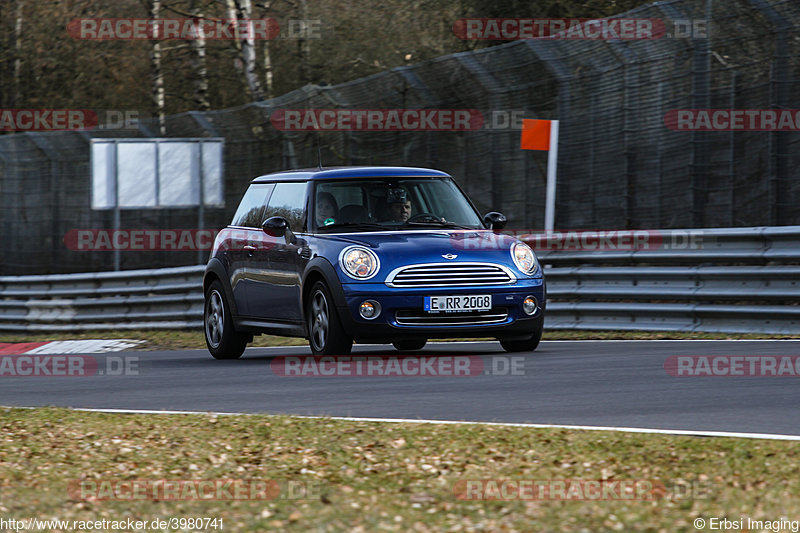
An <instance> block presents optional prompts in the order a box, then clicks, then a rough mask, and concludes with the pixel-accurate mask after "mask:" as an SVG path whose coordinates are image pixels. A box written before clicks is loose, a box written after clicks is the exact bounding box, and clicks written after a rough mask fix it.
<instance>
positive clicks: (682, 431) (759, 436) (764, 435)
mask: <svg viewBox="0 0 800 533" xmlns="http://www.w3.org/2000/svg"><path fill="white" fill-rule="evenodd" d="M2 408H3V409H42V408H43V407H14V406H2ZM72 410H73V411H86V412H92V413H116V414H140V415H215V416H259V415H272V416H291V417H294V418H311V419H315V420H345V421H349V422H390V423H395V424H397V423H401V424H441V425H470V424H472V425H479V426H497V427H512V428H533V429H576V430H584V431H618V432H621V433H651V434H656V435H685V436H689V437H731V438H740V439H768V440H790V441H800V435H781V434H776V433H743V432H737V431H699V430H691V429H655V428H629V427H618V426H570V425H562V424H529V423H516V422H470V421H466V420H426V419H416V418H373V417H363V418H362V417H353V416H312V415H293V414H283V413H223V412H214V411H156V410H154V409H89V408H82V407H79V408H72Z"/></svg>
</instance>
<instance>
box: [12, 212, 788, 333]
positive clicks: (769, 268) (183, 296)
mask: <svg viewBox="0 0 800 533" xmlns="http://www.w3.org/2000/svg"><path fill="white" fill-rule="evenodd" d="M651 234H652V235H655V236H656V237H657V238H656V239H655V240H656V241H658V242H660V245H659V246H655V247H653V246H650V248H649V249H642V250H608V251H596V250H594V251H587V250H582V249H571V250H567V249H556V250H540V251H539V257H540V260H541V262H542V264H543V265H545V275H546V279H547V292H548V303H547V315H546V320H545V327H547V328H550V329H601V330H602V329H605V330H664V331H706V332H731V333H778V334H800V226H785V227H763V228H733V229H714V230H671V231H670V230H668V231H660V232H651ZM659 239H660V240H659ZM561 242H562V244H563V243H565V242H566V243H567V244H568V243H569V241H568V240H562V241H561ZM681 243H683V244H681ZM681 246H684V247H683V248H681ZM203 270H204V266H202V265H198V266H189V267H178V268H164V269H153V270H131V271H122V272H102V273H86V274H58V275H48V276H13V277H12V276H5V277H0V331H75V330H79V329H80V330H90V329H91V330H103V329H178V328H199V327H201V325H202V314H203V295H202V292H201V285H202V283H201V278H202V273H203Z"/></svg>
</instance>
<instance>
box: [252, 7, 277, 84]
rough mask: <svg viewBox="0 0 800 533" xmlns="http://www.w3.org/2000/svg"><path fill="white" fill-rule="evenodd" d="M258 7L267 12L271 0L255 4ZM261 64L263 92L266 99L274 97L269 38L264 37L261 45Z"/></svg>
mask: <svg viewBox="0 0 800 533" xmlns="http://www.w3.org/2000/svg"><path fill="white" fill-rule="evenodd" d="M256 5H257V6H258V7H260V8H261V9H262V10H263V11H262V12H263V13H265V14H266V13H269V10H270V8H271V7H272V0H267V1H265V2H261V3H260V4H256ZM261 66H262V68H263V69H264V87H265V90H264V93H265V96H266V98H267V99H269V98H274V97H275V86H274V84H273V76H274V72H273V66H272V47H271V46H270V41H269V39H264V41H263V43H262V45H261Z"/></svg>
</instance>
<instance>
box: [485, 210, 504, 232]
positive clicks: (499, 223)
mask: <svg viewBox="0 0 800 533" xmlns="http://www.w3.org/2000/svg"><path fill="white" fill-rule="evenodd" d="M483 223H484V224H485V225H486V227H488V228H489V229H503V228H505V227H506V224H508V219H507V218H506V216H505V215H504V214H503V213H498V212H497V211H490V212H488V213H486V214H485V215H483Z"/></svg>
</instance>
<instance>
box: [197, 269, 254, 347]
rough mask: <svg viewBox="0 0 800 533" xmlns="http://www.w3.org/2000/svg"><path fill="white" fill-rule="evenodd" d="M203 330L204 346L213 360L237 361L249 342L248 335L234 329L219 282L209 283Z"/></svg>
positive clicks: (228, 307)
mask: <svg viewBox="0 0 800 533" xmlns="http://www.w3.org/2000/svg"><path fill="white" fill-rule="evenodd" d="M203 329H204V330H205V334H206V346H208V351H209V352H211V355H213V356H214V359H239V358H240V357H241V356H242V354H243V353H244V349H245V347H247V342H248V341H249V340H250V336H249V335H247V334H246V333H241V332H239V331H236V330H235V329H234V327H233V318H232V317H231V310H230V306H228V302H226V301H225V293H224V291H223V290H222V284H221V283H220V282H219V280H215V281H214V282H213V283H211V285H210V286H209V287H208V290H207V291H206V298H205V305H204V311H203Z"/></svg>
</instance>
